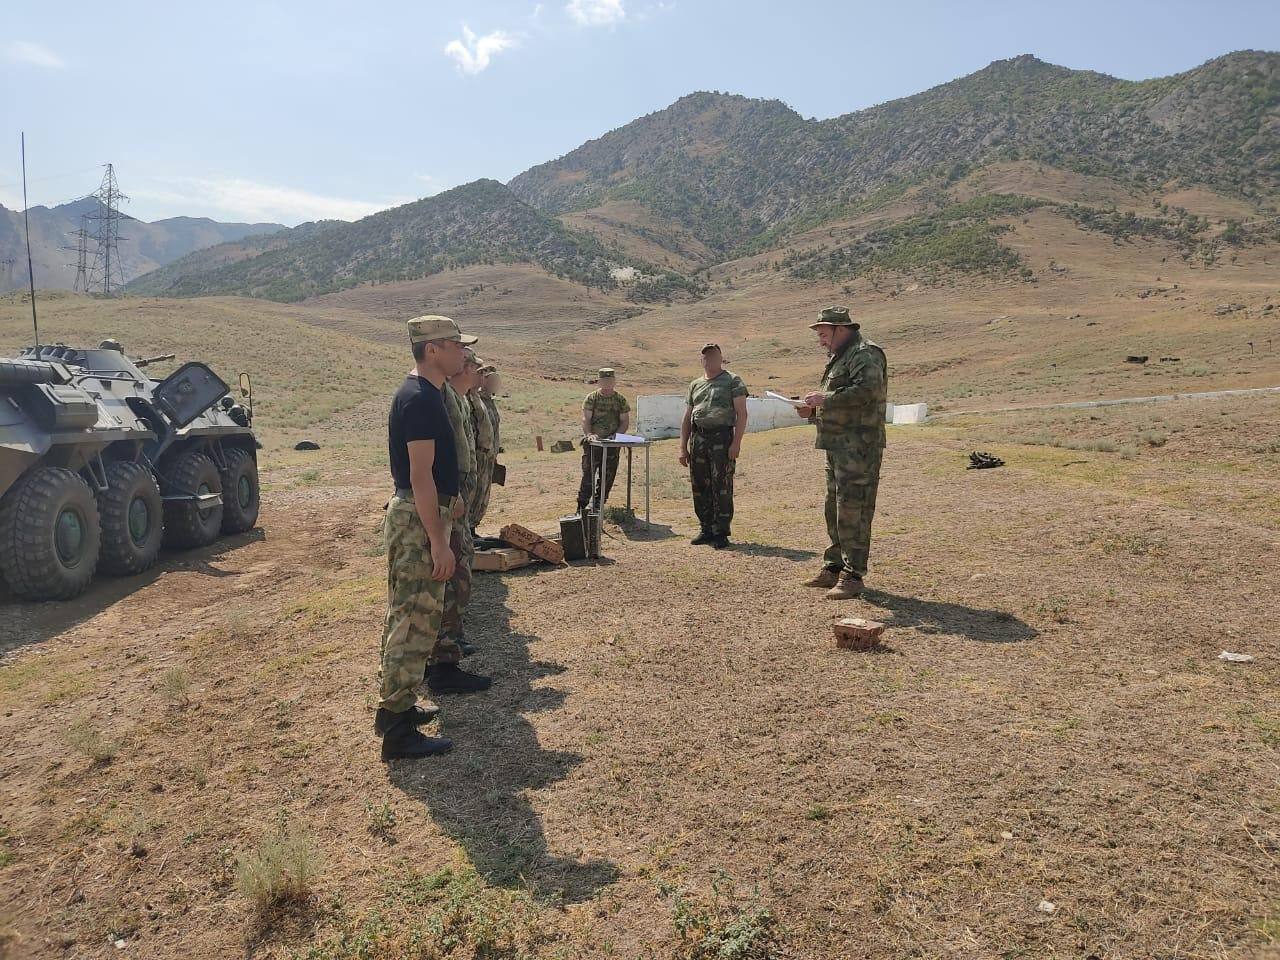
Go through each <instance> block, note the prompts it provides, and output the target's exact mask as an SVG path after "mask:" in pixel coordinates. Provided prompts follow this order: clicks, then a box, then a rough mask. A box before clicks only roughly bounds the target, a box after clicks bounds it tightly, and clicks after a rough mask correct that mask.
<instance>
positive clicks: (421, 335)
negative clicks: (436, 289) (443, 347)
mask: <svg viewBox="0 0 1280 960" xmlns="http://www.w3.org/2000/svg"><path fill="white" fill-rule="evenodd" d="M405 326H406V327H407V328H408V330H409V342H410V343H430V342H431V341H432V340H456V341H457V342H458V343H461V344H472V343H479V342H480V338H479V337H472V336H469V335H468V334H465V333H463V332H462V331H461V330H460V329H459V328H458V324H457V323H456V322H455V321H453V320H450V319H449V318H448V317H437V316H431V315H428V316H425V317H414V318H413V319H412V320H410V321H409V322H408V323H406V324H405Z"/></svg>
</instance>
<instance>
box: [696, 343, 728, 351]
mask: <svg viewBox="0 0 1280 960" xmlns="http://www.w3.org/2000/svg"><path fill="white" fill-rule="evenodd" d="M708 350H720V344H718V343H704V344H703V345H702V349H701V350H699V351H698V352H699V353H706V352H707V351H708ZM720 352H721V353H724V351H723V350H720Z"/></svg>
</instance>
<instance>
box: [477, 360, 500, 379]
mask: <svg viewBox="0 0 1280 960" xmlns="http://www.w3.org/2000/svg"><path fill="white" fill-rule="evenodd" d="M497 372H498V368H497V367H495V366H494V365H493V364H492V363H486V364H485V365H484V366H482V367H481V368H480V375H481V376H484V377H487V376H489V375H490V374H493V373H497Z"/></svg>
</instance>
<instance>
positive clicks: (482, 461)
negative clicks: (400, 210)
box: [468, 450, 497, 527]
mask: <svg viewBox="0 0 1280 960" xmlns="http://www.w3.org/2000/svg"><path fill="white" fill-rule="evenodd" d="M496 461H497V457H495V456H494V455H493V454H491V453H488V452H487V451H481V450H477V451H476V495H475V499H474V500H472V502H471V504H470V505H469V506H468V511H469V512H470V514H471V526H472V527H478V526H480V522H481V521H482V520H484V515H485V514H486V513H488V512H489V491H490V490H491V489H492V488H493V465H494V463H495V462H496Z"/></svg>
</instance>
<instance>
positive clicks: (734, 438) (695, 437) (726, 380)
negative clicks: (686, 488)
mask: <svg viewBox="0 0 1280 960" xmlns="http://www.w3.org/2000/svg"><path fill="white" fill-rule="evenodd" d="M702 370H703V375H702V376H700V377H698V379H696V380H694V381H693V383H691V384H689V395H688V399H687V400H686V401H685V408H684V420H683V421H681V423H680V465H681V466H683V467H688V468H689V483H690V485H691V486H692V487H693V510H694V513H696V514H697V515H698V523H700V524H701V525H702V532H701V533H699V534H698V535H697V536H696V537H694V538H693V542H694V543H695V544H703V543H709V544H711V546H713V547H715V548H716V549H717V550H723V549H724V548H725V547H727V546H728V545H729V526H730V524H732V523H733V473H734V469H735V467H736V466H737V462H738V454H739V452H740V451H741V450H742V435H743V434H744V433H746V432H747V386H746V384H744V383H743V382H742V378H741V377H739V376H738V375H737V374H736V373H730V372H729V371H728V370H726V369H725V368H724V360H723V356H722V354H721V350H720V344H718V343H708V344H706V345H705V346H703V348H702Z"/></svg>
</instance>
